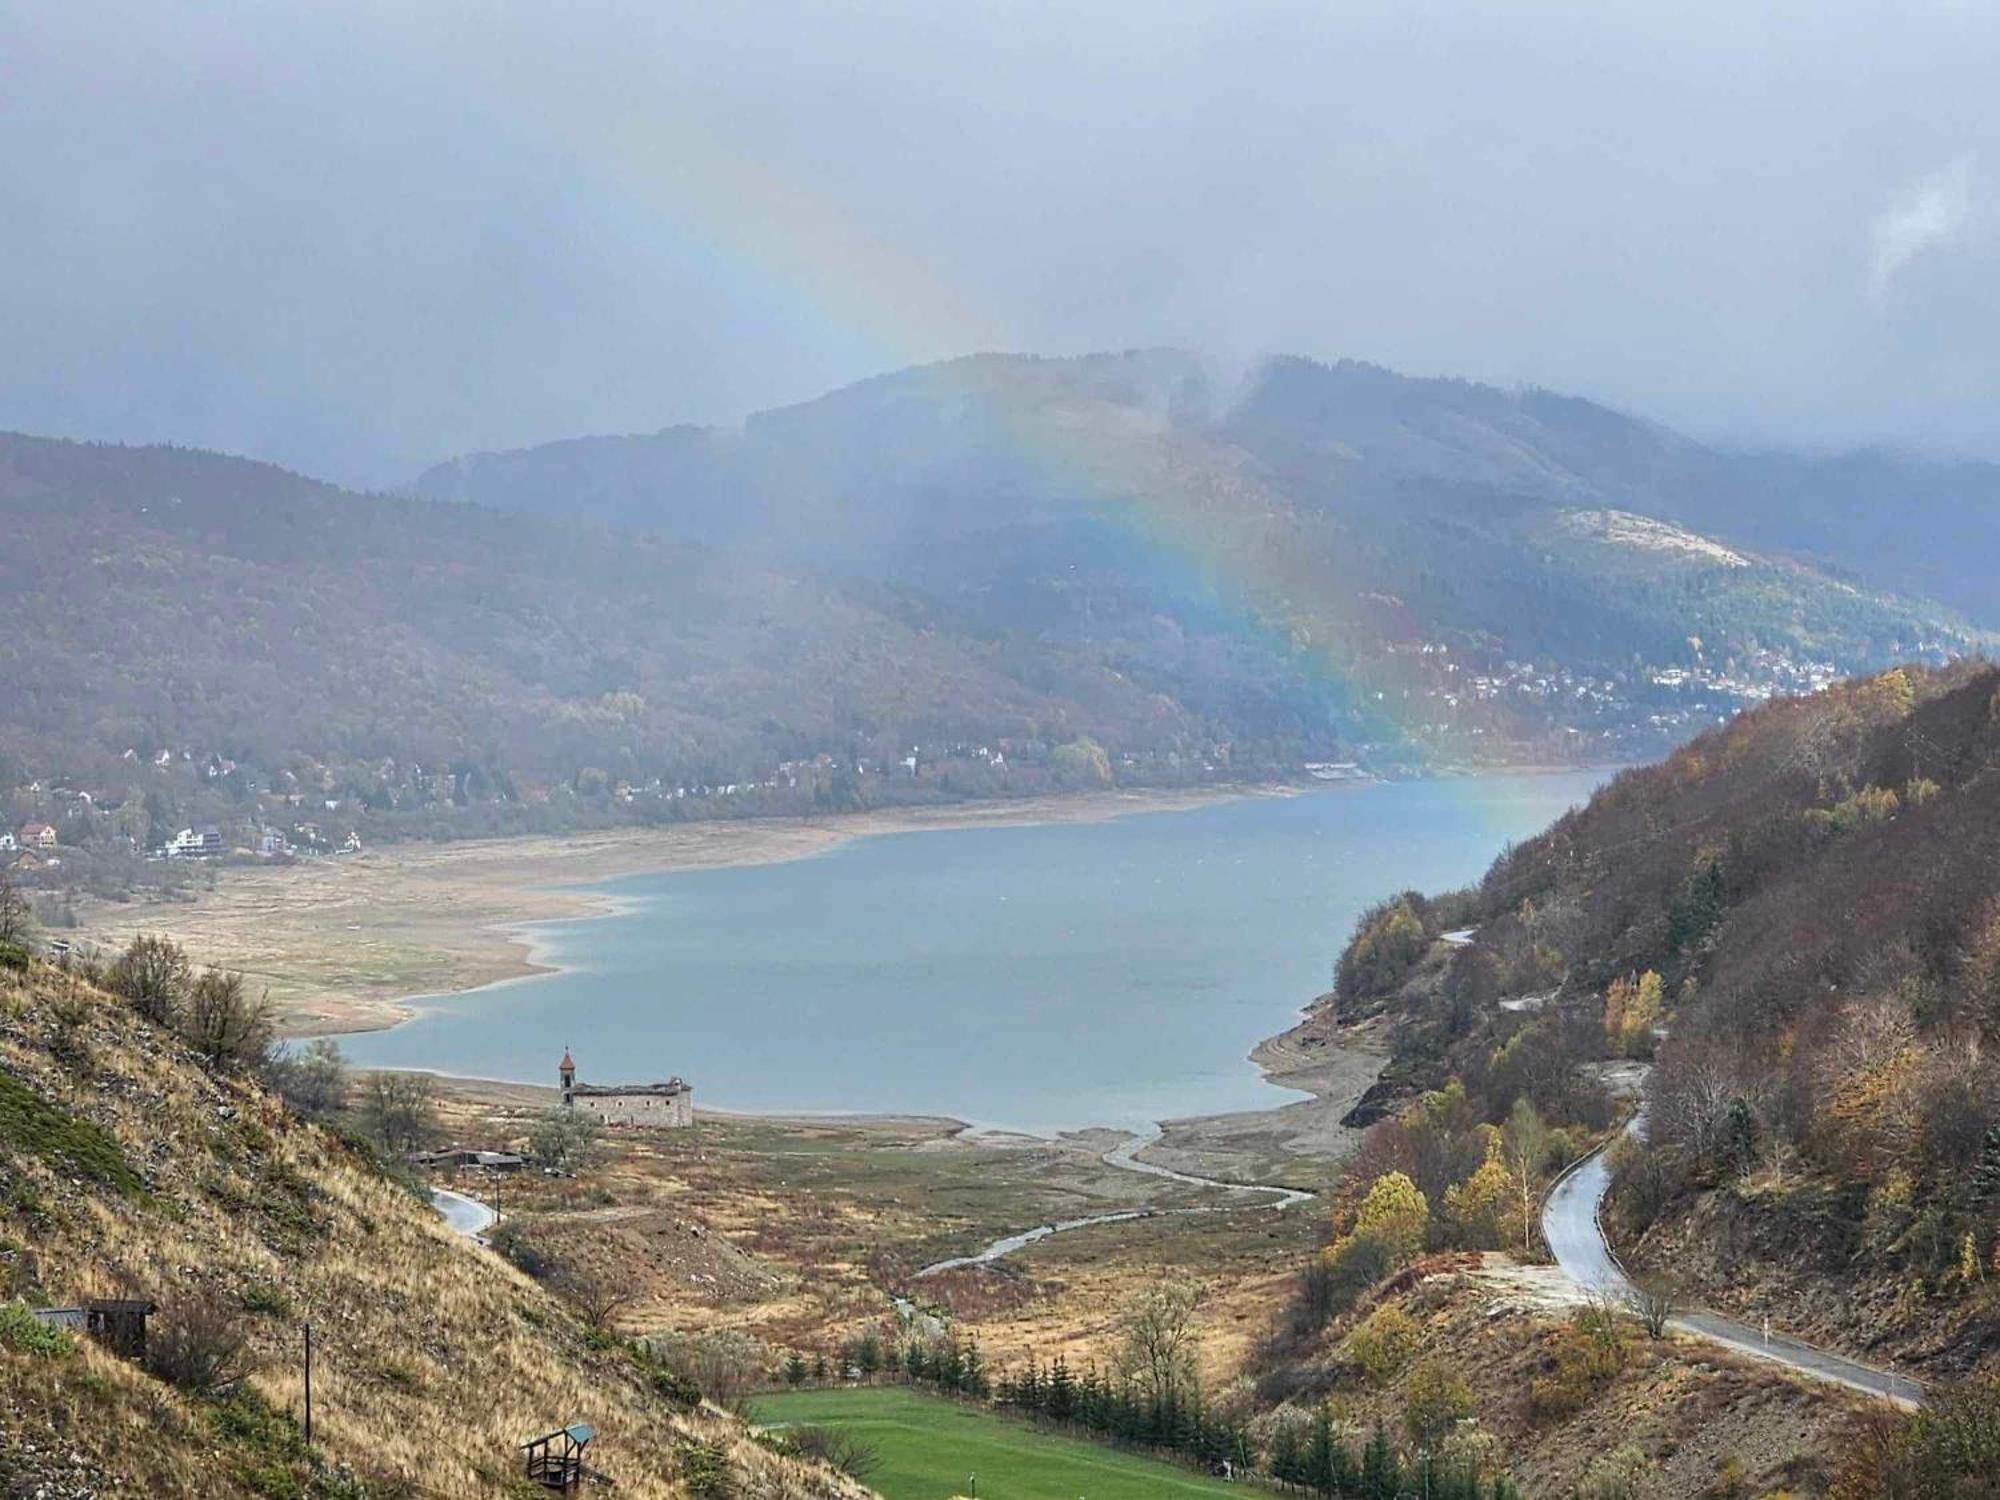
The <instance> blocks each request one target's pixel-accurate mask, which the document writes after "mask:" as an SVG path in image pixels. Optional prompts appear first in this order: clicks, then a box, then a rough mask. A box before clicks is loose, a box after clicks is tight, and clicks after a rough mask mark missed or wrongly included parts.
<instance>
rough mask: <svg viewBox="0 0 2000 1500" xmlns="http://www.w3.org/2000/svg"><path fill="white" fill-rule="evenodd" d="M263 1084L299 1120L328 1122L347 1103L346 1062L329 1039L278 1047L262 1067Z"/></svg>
mask: <svg viewBox="0 0 2000 1500" xmlns="http://www.w3.org/2000/svg"><path fill="white" fill-rule="evenodd" d="M264 1083H265V1085H266V1086H267V1087H269V1088H270V1089H272V1090H273V1091H274V1092H275V1093H276V1094H277V1095H278V1097H279V1098H281V1099H283V1100H284V1101H285V1103H286V1104H288V1105H290V1106H291V1108H292V1112H293V1113H294V1114H296V1115H298V1116H299V1117H300V1118H301V1119H305V1120H330V1119H332V1118H333V1117H334V1116H335V1115H337V1114H339V1113H340V1111H341V1109H342V1108H343V1107H344V1106H345V1105H346V1103H347V1086H348V1079H347V1059H346V1058H344V1057H342V1056H341V1054H340V1045H339V1043H337V1042H335V1041H334V1040H333V1039H332V1038H331V1037H320V1038H318V1039H317V1040H315V1041H312V1042H308V1043H307V1044H306V1045H305V1047H303V1048H302V1049H299V1050H297V1051H294V1050H293V1049H291V1048H289V1047H281V1048H279V1049H278V1050H277V1051H276V1052H274V1053H273V1054H272V1055H271V1058H270V1061H269V1062H267V1063H266V1064H265V1065H264Z"/></svg>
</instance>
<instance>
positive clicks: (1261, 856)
mask: <svg viewBox="0 0 2000 1500" xmlns="http://www.w3.org/2000/svg"><path fill="white" fill-rule="evenodd" d="M1602 779H1603V778H1602V776H1601V775H1598V774H1595V773H1578V774H1565V775H1552V776H1490V777H1478V778H1468V779H1464V780H1453V781H1426V782H1404V783H1397V784H1392V785H1384V786H1366V787H1348V788H1336V789H1330V790H1326V791H1316V792H1311V793H1307V794H1304V795H1301V796H1296V797H1253V798H1246V799H1244V800H1242V801H1237V802H1225V803H1218V804H1215V805H1213V806H1210V807H1204V808H1199V809H1196V810H1194V811H1191V812H1172V813H1148V814H1140V815H1136V816H1132V817H1126V818H1119V819H1115V820H1113V821H1110V822H1105V823H1078V824H1051V825H1047V826H1042V827H1024V828H966V829H943V830H935V831H927V832H923V833H907V834H888V835H882V836H878V837H871V838H864V839H857V840H854V841H852V842H850V843H847V844H844V845H842V846H840V847H839V848H837V849H834V850H832V851H830V852H828V853H825V854H821V855H817V856H814V857H813V858H810V859H803V860H796V861H793V862H790V863H786V864H774V865H757V866H749V867H745V868H741V869H726V870H694V871H685V872H680V873H675V874H668V875H648V876H638V877H633V878H630V879H624V880H617V881H611V882H607V883H606V884H605V885H603V886H602V887H599V889H602V890H604V891H606V892H609V893H611V894H614V895H616V896H618V897H619V898H620V899H621V900H622V901H623V902H625V903H627V904H628V906H629V909H628V910H626V911H624V912H623V913H621V914H620V915H617V916H611V917H605V918H599V919H596V920H590V921H576V922H551V923H544V924H540V925H539V926H538V927H537V928H536V929H535V936H536V938H537V939H538V941H539V942H540V943H541V944H542V945H543V947H544V957H545V959H547V960H550V961H553V962H556V963H560V964H562V965H563V966H564V970H563V972H561V973H556V974H551V975H547V976H543V977H538V978H535V979H530V980H526V981H522V982H518V983H513V984H506V985H499V986H495V987H492V988H489V989H486V990H477V991H472V992H470V993H468V994H464V995H459V996H455V997H449V998H442V999H437V1000H432V1001H426V1002H423V1004H424V1011H425V1013H424V1014H423V1015H422V1016H421V1017H420V1018H419V1019H417V1020H414V1021H412V1022H410V1023H409V1024H407V1025H404V1026H401V1027H398V1028H397V1029H396V1030H394V1031H390V1032H380V1033H375V1034H373V1035H368V1036H358V1037H353V1038H348V1039H345V1040H344V1042H343V1045H344V1046H345V1047H346V1048H347V1051H348V1053H349V1055H350V1056H351V1057H352V1058H353V1059H354V1060H355V1061H356V1062H359V1063H362V1064H364V1065H368V1066H392V1067H417V1068H435V1069H439V1070H441V1071H445V1072H451V1073H458V1074H464V1075H469V1076H474V1077H486V1078H505V1079H514V1080H521V1081H526V1082H533V1083H551V1084H552V1083H553V1082H554V1081H555V1065H556V1060H557V1059H558V1058H559V1057H561V1055H562V1051H563V1048H564V1047H565V1046H567V1047H570V1048H572V1049H573V1050H574V1052H575V1054H576V1059H577V1063H578V1071H579V1074H580V1076H581V1077H583V1078H584V1079H586V1080H589V1081H593V1082H600V1083H613V1082H635V1081H645V1080H651V1079H655V1078H664V1077H666V1076H668V1075H669V1074H673V1073H679V1074H682V1075H684V1076H685V1077H687V1078H689V1079H690V1080H691V1081H692V1082H693V1083H694V1085H695V1098H696V1102H697V1104H701V1103H708V1104H714V1105H722V1106H726V1107H729V1108H734V1109H746V1110H815V1111H817V1110H830V1111H847V1110H868V1111H905V1112H922V1113H934V1114H943V1115H955V1116H957V1117H958V1118H960V1119H966V1120H971V1121H974V1122H976V1123H980V1124H991V1125H1005V1126H1012V1127H1016V1128H1021V1129H1030V1130H1040V1131H1050V1130H1056V1129H1063V1128H1069V1127H1074V1126H1080V1125H1121V1126H1143V1125H1145V1124H1147V1123H1149V1122H1151V1121H1154V1120H1158V1119H1168V1118H1174V1117H1178V1116H1182V1115H1192V1114H1209V1113H1215V1112H1219V1111H1226V1110H1239V1109H1258V1108H1263V1107H1266V1106H1268V1105H1271V1104H1273V1103H1278V1102H1282V1101H1283V1100H1284V1099H1285V1098H1288V1097H1292V1096H1291V1095H1289V1094H1288V1092H1287V1091H1284V1090H1280V1089H1276V1088H1273V1087H1272V1086H1270V1085H1268V1084H1266V1083H1265V1082H1264V1081H1263V1079H1262V1077H1261V1075H1260V1074H1259V1073H1258V1072H1257V1070H1256V1068H1255V1067H1253V1066H1252V1065H1251V1064H1250V1062H1249V1061H1248V1060H1247V1058H1246V1054H1247V1053H1248V1051H1249V1050H1250V1048H1251V1047H1252V1046H1254V1045H1255V1044H1256V1043H1257V1042H1258V1041H1259V1040H1260V1039H1262V1038H1263V1037H1266V1036H1269V1035H1271V1034H1273V1033H1274V1032H1277V1031H1280V1030H1282V1029H1284V1028H1285V1027H1286V1026H1287V1025H1289V1024H1290V1023H1291V1021H1292V1019H1293V1017H1294V1014H1295V1012H1296V1011H1297V1009H1298V1007H1299V1006H1301V1005H1302V1004H1304V1003H1305V1002H1306V1001H1308V1000H1310V999H1311V998H1312V997H1313V996H1314V995H1316V994H1319V993H1320V992H1321V991H1323V990H1325V989H1326V987H1327V982H1328V975H1329V972H1330V969H1331V966H1332V963H1333V959H1334V957H1335V955H1336V953H1337V952H1338V950H1339V947H1340V945H1341V943H1342V941H1343V940H1344V939H1345V937H1346V935H1347V933H1348V931H1349V929H1350V928H1351V927H1352V925H1353V922H1354V918H1355V916H1356V915H1357V914H1358V913H1359V912H1360V911H1361V909H1362V908H1363V907H1364V906H1366V905H1367V904H1368V903H1369V902H1371V901H1374V900H1376V899H1378V898H1379V897H1381V896H1383V895H1385V894H1387V893H1388V892H1391V891H1394V890H1398V889H1403V888H1406V887H1416V888H1418V889H1421V890H1430V891H1435V890H1441V889H1444V888H1446V887H1449V886H1453V885H1459V884H1463V883H1465V882H1467V881H1470V880H1472V879H1475V878H1476V877H1477V876H1478V875H1479V874H1480V873H1481V872H1482V871H1483V870H1484V869H1485V867H1486V865H1487V864H1488V863H1489V862H1490V861H1491V860H1492V859H1493V857H1494V855H1495V854H1497V853H1498V852H1499V851H1500V849H1501V848H1502V846H1503V845H1505V844H1506V843H1507V842H1508V841H1509V840H1514V839H1520V838H1523V837H1525V836H1527V835H1529V834H1531V833H1534V832H1537V831H1539V830H1540V829H1541V828H1543V827H1544V826H1545V825H1547V824H1548V823H1549V822H1550V821H1551V820H1553V819H1554V818H1555V817H1556V816H1557V815H1558V814H1560V813H1561V812H1562V811H1563V810H1564V809H1565V808H1568V807H1570V806H1572V805H1573V804H1575V803H1577V802H1580V801H1582V800H1583V799H1584V798H1585V797H1587V796H1588V795H1589V792H1590V790H1591V788H1592V787H1593V786H1595V785H1596V784H1597V783H1598V782H1599V781H1600V780H1602Z"/></svg>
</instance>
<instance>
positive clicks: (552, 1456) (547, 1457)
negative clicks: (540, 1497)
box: [521, 1422, 597, 1490]
mask: <svg viewBox="0 0 2000 1500" xmlns="http://www.w3.org/2000/svg"><path fill="white" fill-rule="evenodd" d="M596 1436H597V1432H596V1430H595V1429H594V1428H590V1427H586V1426H584V1425H583V1423H581V1422H572V1423H570V1425H569V1426H567V1427H558V1428H557V1429H556V1430H555V1431H554V1432H545V1433H543V1434H542V1435H541V1436H540V1437H538V1438H531V1439H529V1440H528V1441H527V1442H525V1443H523V1444H521V1452H522V1453H523V1454H525V1455H526V1456H527V1460H528V1478H530V1479H531V1480H533V1481H534V1482H535V1483H536V1484H539V1485H541V1486H542V1487H543V1488H544V1489H550V1490H573V1489H576V1488H577V1487H578V1486H580V1485H581V1484H582V1483H583V1450H584V1449H585V1448H587V1447H589V1446H590V1440H591V1439H592V1438H594V1437H596Z"/></svg>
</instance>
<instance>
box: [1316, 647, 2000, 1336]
mask: <svg viewBox="0 0 2000 1500" xmlns="http://www.w3.org/2000/svg"><path fill="white" fill-rule="evenodd" d="M1458 928H1475V929H1476V933H1475V934H1474V936H1473V937H1472V939H1471V940H1470V941H1469V942H1466V943H1464V944H1463V945H1462V946H1461V947H1459V948H1458V949H1457V950H1455V951H1454V952H1453V954H1452V956H1451V960H1450V963H1449V964H1448V965H1447V966H1445V967H1443V968H1440V967H1438V966H1437V965H1436V964H1435V963H1429V964H1427V963H1426V962H1425V959H1424V956H1425V954H1426V953H1427V951H1428V947H1429V944H1428V940H1429V939H1430V938H1433V937H1435V936H1436V935H1437V934H1438V933H1440V932H1443V931H1445V930H1447V929H1458ZM1338 981H1339V982H1338V986H1337V991H1336V999H1335V1000H1334V1001H1333V1006H1334V1009H1335V1012H1336V1013H1337V1014H1338V1015H1339V1016H1341V1017H1344V1018H1347V1019H1353V1018H1356V1017H1359V1016H1362V1015H1369V1014H1377V1013H1379V1014H1383V1015H1386V1016H1387V1017H1389V1018H1390V1020H1391V1021H1392V1023H1393V1024H1394V1026H1395V1030H1396V1038H1397V1042H1396V1058H1395V1061H1394V1062H1393V1063H1392V1065H1391V1067H1390V1069H1389V1072H1388V1074H1387V1075H1386V1077H1385V1082H1384V1084H1383V1085H1382V1086H1381V1088H1380V1090H1379V1092H1378V1093H1377V1095H1376V1097H1375V1099H1374V1100H1373V1101H1371V1104H1370V1106H1369V1107H1370V1110H1371V1111H1372V1112H1373V1113H1374V1114H1377V1115H1379V1114H1380V1113H1382V1112H1383V1111H1385V1110H1387V1109H1389V1108H1391V1107H1393V1106H1394V1104H1395V1103H1396V1101H1398V1100H1400V1099H1403V1098H1406V1097H1408V1096H1410V1095H1411V1094H1413V1093H1414V1092H1415V1091H1417V1090H1419V1089H1422V1088H1435V1087H1440V1086H1442V1085H1443V1084H1444V1083H1446V1082H1447V1081H1448V1080H1450V1079H1454V1078H1455V1079H1457V1080H1459V1081H1460V1082H1461V1083H1462V1084H1463V1086H1464V1087H1465V1089H1466V1090H1467V1091H1468V1093H1469V1095H1470V1098H1471V1100H1472V1102H1473V1107H1474V1108H1475V1110H1476V1111H1477V1112H1478V1113H1479V1114H1480V1115H1481V1116H1482V1117H1484V1118H1487V1119H1491V1120H1496V1121H1497V1120H1500V1119H1503V1118H1505V1117H1506V1114H1507V1112H1508V1110H1509V1109H1510V1108H1511V1107H1512V1105H1513V1102H1514V1101H1515V1100H1516V1099H1517V1098H1520V1097H1531V1098H1534V1099H1535V1100H1536V1102H1537V1103H1538V1104H1540V1105H1542V1106H1543V1107H1545V1108H1546V1107H1550V1104H1551V1101H1559V1100H1562V1099H1566V1098H1567V1099H1574V1098H1578V1097H1581V1096H1583V1095H1586V1094H1588V1093H1589V1092H1590V1088H1589V1085H1588V1083H1587V1079H1588V1078H1589V1077H1590V1076H1591V1075H1593V1074H1601V1073H1602V1072H1603V1070H1604V1068H1605V1067H1606V1066H1607V1063H1608V1060H1615V1059H1632V1060H1637V1061H1639V1062H1644V1061H1646V1060H1648V1059H1650V1060H1651V1061H1652V1072H1651V1076H1650V1079H1649V1080H1648V1082H1647V1085H1646V1100H1647V1110H1648V1116H1647V1135H1648V1144H1647V1145H1646V1147H1644V1148H1643V1149H1636V1150H1628V1151H1625V1152H1622V1153H1621V1155H1620V1157H1619V1159H1618V1164H1617V1172H1616V1177H1615V1182H1614V1188H1613V1202H1612V1212H1611V1215H1610V1227H1611V1229H1612V1232H1613V1234H1614V1238H1616V1239H1617V1240H1618V1242H1619V1243H1620V1246H1621V1249H1622V1250H1623V1251H1624V1253H1625V1254H1626V1256H1627V1259H1628V1260H1629V1261H1631V1262H1633V1263H1634V1264H1636V1265H1638V1266H1640V1267H1642V1268H1645V1267H1655V1268H1659V1269H1661V1270H1664V1271H1668V1272H1671V1273H1672V1274H1674V1275H1676V1276H1678V1277H1680V1278H1682V1279H1683V1280H1684V1281H1685V1282H1686V1285H1687V1290H1688V1292H1689V1293H1691V1294H1692V1295H1694V1296H1696V1297H1698V1298H1699V1299H1701V1300H1704V1301H1707V1302H1709V1303H1711V1304H1712V1305H1715V1306H1718V1307H1721V1308H1724V1309H1726V1310H1729V1311H1733V1312H1736V1313H1738V1314H1740V1315H1746V1316H1750V1317H1752V1318H1758V1317H1763V1316H1767V1315H1768V1316H1769V1317H1770V1318H1771V1319H1772V1321H1773V1323H1774V1324H1775V1325H1776V1326H1778V1327H1780V1328H1783V1329H1786V1330H1788V1331H1791V1332H1794V1333H1798V1334H1801V1335H1805V1336H1808V1337H1812V1338H1816V1339H1819V1340H1821V1341H1823V1342H1827V1343H1829V1344H1833V1345H1835V1346H1838V1347H1840V1348H1842V1349H1844V1350H1845V1351H1846V1352H1849V1353H1851V1354H1856V1355H1860V1356H1862V1357H1865V1358H1872V1359H1874V1360H1876V1361H1878V1362H1881V1361H1887V1360H1894V1361H1896V1362H1898V1363H1899V1364H1903V1365H1907V1366H1914V1367H1916V1368H1919V1369H1924V1370H1928V1371H1930V1372H1932V1373H1934V1374H1937V1375H1952V1374H1961V1373H1964V1372H1966V1371H1969V1370H1973V1369H1988V1368H1991V1367H1992V1366H1993V1365H1994V1363H1995V1362H1996V1361H2000V1295H1996V1289H2000V1260H1996V1256H2000V1064H1996V1062H1995V1061H1994V1058H1995V1051H1994V1046H1995V1043H1996V1041H2000V670H1996V669H1995V668H1993V667H1990V666H1983V665H1974V664H1966V665H1962V666H1960V667H1957V668H1954V669H1952V670H1949V671H1943V672H1934V673H1926V672H1918V671H1913V670H1898V671H1893V672H1889V673H1886V674H1883V675H1881V676H1878V677H1874V678H1871V679H1867V680H1863V681H1857V682H1854V683H1850V684H1847V685H1844V686H1842V687H1839V688H1836V689H1834V690H1832V691H1829V692H1827V693H1823V694H1819V695H1816V696H1813V697H1809V698H1802V699H1795V700H1787V701H1784V702H1779V703H1774V704H1771V705H1769V706H1768V707H1766V708H1763V709H1761V710H1758V711H1756V712H1753V713H1750V714H1747V715H1745V716H1743V717H1742V718H1741V719H1739V720H1737V721H1736V722H1734V723H1732V724H1731V725H1729V726H1728V727H1727V728H1724V729H1721V730H1717V731H1715V732H1713V733H1711V734H1708V735H1705V736H1703V737H1701V738H1699V739H1697V740H1695V741H1693V742H1692V743H1691V744H1689V745H1687V746H1686V747H1684V748H1683V749H1681V750H1679V751H1677V752H1676V753H1675V754H1673V755H1672V756H1670V757H1669V758H1668V759H1667V760H1666V761H1665V762H1663V763H1662V764H1660V765H1658V766H1655V767H1650V768H1647V769H1644V770H1637V771H1631V772H1627V773H1626V774H1624V775H1622V776H1620V777H1619V778H1618V779H1617V780H1615V781H1614V782H1612V783H1611V784H1610V785H1609V786H1607V787H1606V788H1605V789H1604V790H1602V791H1601V792H1600V793H1599V794H1598V795H1597V796H1596V797H1595V798H1593V799H1592V801H1591V803H1590V804H1589V805H1588V806H1587V807H1586V808H1583V809H1581V810H1579V811H1577V812H1574V813H1572V814H1570V815H1569V816H1567V817H1565V818H1564V819H1562V820H1561V821H1560V822H1558V823H1557V824H1556V825H1555V826H1554V827H1552V828H1551V829H1550V830H1549V831H1548V832H1547V833H1545V834H1543V835H1542V836H1540V837H1539V838H1536V839H1533V840H1530V841H1529V842H1527V843H1525V844H1522V845H1521V846H1519V847H1518V848H1516V849H1514V850H1512V851H1510V852H1509V853H1508V854H1507V855H1506V856H1504V857H1503V858H1502V859H1501V860H1500V861H1499V862H1498V863H1496V864H1495V865H1494V867H1493V868H1492V870H1491V871H1489V872H1488V874H1487V876H1486V878H1485V879H1484V881H1483V882H1482V883H1481V884H1480V885H1479V886H1478V887H1476V888H1474V889H1472V890H1469V891H1464V892H1458V893H1452V894H1448V895H1445V896H1442V897H1439V898H1436V899H1434V900H1426V899H1425V898H1423V897H1421V896H1418V895H1415V894H1414V893H1413V894H1410V895H1407V896H1405V897H1402V898H1398V899H1396V900H1393V901H1391V902H1389V903H1386V904H1385V905H1384V906H1382V907H1380V908H1378V909H1377V910H1376V911H1375V912H1374V913H1371V914H1370V916H1369V917H1368V918H1367V919H1366V920H1365V921H1364V923H1363V925H1362V927H1361V929H1360V930H1359V931H1358V932H1357V935H1356V938H1355V941H1354V942H1353V943H1352V944H1351V945H1350V946H1349V948H1348V950H1347V951H1346V953H1345V954H1344V955H1343V957H1342V960H1341V967H1340V971H1339V975H1338ZM1595 1108H1596V1109H1597V1110H1598V1111H1600V1113H1598V1114H1597V1115H1596V1116H1595V1118H1594V1120H1593V1121H1592V1123H1595V1124H1601V1123H1602V1120H1603V1118H1604V1115H1603V1114H1602V1113H1601V1111H1602V1110H1603V1105H1602V1103H1599V1104H1598V1105H1597V1106H1595Z"/></svg>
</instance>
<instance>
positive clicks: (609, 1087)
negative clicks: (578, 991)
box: [556, 1047, 694, 1130]
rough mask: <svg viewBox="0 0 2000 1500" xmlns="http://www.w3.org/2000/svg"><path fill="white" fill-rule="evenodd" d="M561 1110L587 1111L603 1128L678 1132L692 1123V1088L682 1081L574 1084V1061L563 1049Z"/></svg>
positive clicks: (559, 1071)
mask: <svg viewBox="0 0 2000 1500" xmlns="http://www.w3.org/2000/svg"><path fill="white" fill-rule="evenodd" d="M556 1071H557V1072H558V1074H559V1075H560V1076H561V1078H562V1102H563V1108H564V1109H581V1110H588V1111H589V1112H590V1113H591V1114H593V1115H595V1116H597V1118H598V1119H599V1120H601V1121H603V1122H604V1123H605V1124H606V1125H655V1126H661V1127H664V1128H666V1129H669V1130H678V1129H681V1128H683V1127H685V1126H689V1125H692V1124H694V1085H693V1084H691V1083H689V1082H687V1080H685V1079H682V1078H669V1079H668V1080H667V1081H666V1082H665V1083H612V1084H606V1083H578V1082H577V1081H576V1059H575V1058H573V1057H571V1056H570V1055H569V1048H567V1047H565V1048H563V1055H562V1062H561V1063H560V1064H559V1065H558V1067H557V1070H556Z"/></svg>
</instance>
